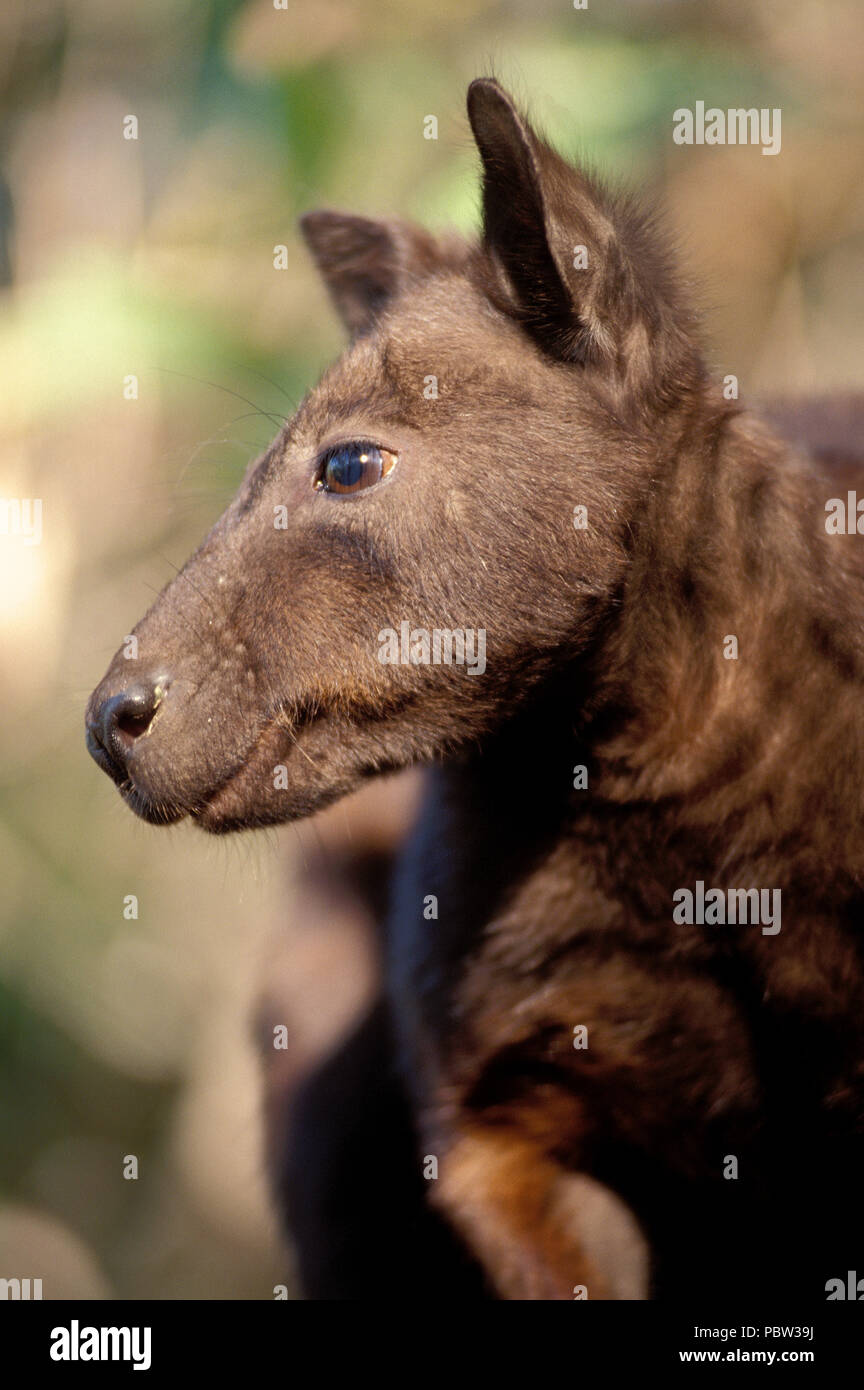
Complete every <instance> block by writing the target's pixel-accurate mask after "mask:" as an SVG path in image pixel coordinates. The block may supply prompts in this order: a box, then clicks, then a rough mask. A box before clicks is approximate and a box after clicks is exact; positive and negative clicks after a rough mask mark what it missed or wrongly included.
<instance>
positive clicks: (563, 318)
mask: <svg viewBox="0 0 864 1390" xmlns="http://www.w3.org/2000/svg"><path fill="white" fill-rule="evenodd" d="M468 109H469V116H470V120H471V125H472V129H473V132H474V136H475V139H476V142H477V145H478V148H479V151H480V155H481V159H482V164H483V236H482V239H481V241H480V242H479V244H478V245H476V246H468V245H463V244H461V243H459V242H457V241H455V240H450V239H446V240H444V239H442V240H438V239H436V238H434V237H432V236H431V235H429V234H428V233H426V232H424V231H422V230H420V229H418V228H414V227H411V226H408V225H405V224H403V223H399V222H392V221H382V222H376V221H370V220H367V219H365V218H362V217H356V216H351V215H345V214H341V213H336V212H315V213H311V214H309V215H308V216H307V217H305V218H304V220H303V224H302V225H303V232H304V235H305V238H306V241H307V243H308V245H309V247H310V250H311V252H312V255H313V257H314V259H315V261H316V263H317V265H318V268H319V270H320V272H321V274H322V275H323V278H324V280H325V282H326V285H327V287H328V289H329V291H330V294H331V296H332V298H333V300H334V302H335V305H336V307H337V309H338V310H339V312H340V314H341V316H342V318H343V320H344V322H345V324H346V326H347V328H348V330H349V331H350V334H351V343H350V346H349V348H348V349H347V351H346V352H345V354H344V355H343V356H342V357H341V358H340V359H339V360H338V361H337V362H336V364H335V365H334V366H333V367H331V368H330V370H329V371H328V372H327V373H326V375H325V376H324V378H323V380H322V381H321V382H320V383H319V385H318V386H317V387H316V388H315V389H314V390H313V391H312V392H311V393H310V394H309V395H308V397H307V398H306V400H305V401H304V402H303V404H302V405H301V407H300V409H299V411H298V412H297V414H296V415H295V416H294V418H293V419H292V420H291V421H290V423H289V424H288V425H287V426H286V427H285V429H284V430H282V431H281V432H280V434H279V435H278V437H277V438H276V440H275V441H274V442H273V444H272V445H271V447H270V448H269V449H268V450H267V452H266V453H265V454H264V455H263V457H261V458H259V459H258V460H257V461H256V462H254V463H253V464H252V465H251V466H250V468H249V470H248V473H247V476H246V478H245V479H244V482H243V484H242V487H241V489H240V491H239V493H238V495H237V496H236V498H235V499H234V501H233V502H232V504H231V505H230V506H229V508H228V510H227V511H226V512H225V513H224V515H223V516H222V517H221V519H220V520H219V521H218V522H217V523H216V525H215V526H214V528H213V530H212V531H211V533H210V534H209V536H208V537H207V538H206V540H205V541H204V543H203V545H202V546H201V548H200V549H199V550H198V551H197V553H196V554H195V555H194V556H193V557H192V558H191V559H190V560H189V562H188V563H187V565H186V566H185V568H184V569H183V570H182V571H181V573H180V574H179V575H178V576H177V577H176V578H175V579H174V580H173V581H172V582H171V583H170V584H169V585H168V587H167V588H166V589H165V590H164V592H163V593H162V594H161V596H160V597H159V599H158V600H157V602H156V603H155V604H154V605H153V607H152V608H151V609H150V611H149V613H147V615H146V616H145V617H144V618H143V619H142V621H141V622H140V623H139V625H138V626H137V628H136V629H135V635H136V637H137V657H136V659H134V660H129V659H126V657H125V655H124V653H123V651H121V652H119V653H118V654H117V656H116V657H115V658H114V660H113V662H112V664H111V666H110V668H109V670H108V672H107V674H106V676H105V678H104V679H103V681H102V682H101V684H100V685H99V687H98V688H97V689H96V691H95V692H94V694H93V696H92V698H91V701H90V704H89V709H88V716H87V722H88V743H89V747H90V751H91V753H92V754H93V756H94V758H95V759H96V761H97V762H98V763H99V764H100V766H101V767H103V768H104V769H105V771H106V772H108V773H109V774H110V775H111V776H112V777H113V778H114V780H115V781H116V782H117V783H118V785H119V787H120V789H121V791H122V793H123V796H124V797H125V799H126V801H127V802H128V804H129V805H130V806H131V807H132V808H133V809H134V810H135V811H136V812H137V813H138V814H139V815H141V816H143V817H144V818H145V819H147V820H150V821H154V822H165V823H167V822H170V821H175V820H178V819H180V818H182V817H183V816H186V815H190V816H192V817H194V818H195V819H196V820H197V821H198V823H199V824H200V825H202V826H203V827H205V828H206V829H208V830H211V831H226V830H231V829H237V828H241V827H245V826H255V825H262V824H267V823H274V822H279V821H285V820H290V819H292V818H295V817H298V816H303V815H306V814H308V813H310V812H312V811H314V810H315V809H316V808H318V807H320V806H322V805H324V804H326V803H327V802H330V801H332V800H334V799H335V798H337V797H338V796H341V795H342V794H343V793H345V792H347V791H349V790H351V789H352V788H353V787H355V786H356V785H357V784H358V783H359V782H361V781H362V780H363V779H365V778H368V777H369V776H371V775H374V774H376V773H379V772H381V771H386V770H388V769H394V768H398V767H402V766H405V765H407V764H409V763H413V762H417V761H425V760H431V759H434V758H437V757H440V756H441V755H443V754H446V753H447V752H449V751H451V750H454V749H457V748H459V747H460V746H464V745H466V744H467V743H475V742H476V741H477V740H478V739H482V737H483V736H484V735H485V734H487V733H489V732H490V731H492V730H494V729H495V728H496V726H497V725H499V724H501V723H502V722H503V721H504V720H506V719H508V718H509V717H510V716H511V715H512V714H513V712H514V710H515V709H517V708H518V706H519V703H520V702H521V701H524V700H525V699H527V698H529V697H530V693H531V692H532V691H534V690H536V689H537V687H538V684H539V683H541V682H543V681H544V680H545V679H546V678H547V677H548V676H549V675H550V674H551V673H553V672H555V671H560V670H561V669H562V668H563V667H564V666H573V665H574V663H575V664H576V665H578V663H579V662H580V661H585V663H586V665H587V663H588V660H589V655H590V652H591V650H592V647H593V645H594V644H595V643H596V641H597V639H598V635H599V634H600V633H601V632H602V631H603V629H604V624H605V623H606V620H607V618H608V616H609V614H610V613H612V612H613V611H614V608H615V603H616V595H617V594H618V592H619V589H620V586H621V584H622V582H623V579H624V576H625V574H626V571H627V566H628V558H629V554H630V550H631V548H632V546H633V545H634V543H635V537H636V536H637V535H638V529H639V518H640V515H641V512H642V509H643V506H644V503H645V499H646V496H647V495H648V493H649V491H650V490H651V489H652V487H654V486H656V482H657V478H658V474H659V471H660V470H662V468H663V467H664V466H666V465H665V463H664V460H667V459H668V458H670V457H672V456H674V454H675V452H676V449H677V448H678V447H679V444H680V440H681V439H682V437H684V436H685V435H686V434H687V433H688V432H690V433H692V430H693V428H694V426H693V421H694V418H696V417H697V416H700V412H701V414H702V415H704V411H705V399H706V387H705V379H704V374H703V369H702V365H701V360H700V356H699V352H698V349H697V347H696V345H695V343H694V341H693V340H692V338H691V335H690V324H689V317H688V314H687V312H686V310H685V309H684V308H683V307H682V306H681V304H680V302H679V297H678V293H677V290H676V288H675V285H674V281H673V278H672V276H671V275H670V273H669V270H668V268H667V265H666V261H665V256H664V252H663V248H662V245H661V244H660V242H659V241H658V240H657V239H656V237H655V234H654V232H653V231H652V228H651V225H650V220H649V219H647V218H645V217H644V216H642V215H641V214H640V213H639V212H638V211H636V210H635V209H634V208H633V207H632V206H630V205H629V204H627V203H624V202H622V201H621V200H618V199H614V198H611V197H610V196H608V195H607V194H606V193H605V192H604V191H603V190H601V189H600V188H599V187H598V186H597V185H596V184H595V183H594V182H593V181H592V180H591V179H590V178H588V177H587V176H586V175H585V174H583V173H582V172H580V171H578V170H576V169H573V168H571V167H570V166H569V165H568V164H567V163H566V162H565V161H564V160H563V159H561V158H560V157H559V156H558V155H557V154H556V153H555V152H554V151H553V150H552V149H550V148H549V147H548V145H546V144H545V143H544V142H543V141H542V140H541V139H540V138H539V137H538V136H537V135H536V134H535V132H534V131H533V130H532V129H531V127H530V126H529V125H528V123H527V122H526V121H525V120H524V119H523V117H522V116H521V115H520V114H519V112H518V111H517V110H516V108H515V107H514V105H513V102H512V101H511V99H510V98H509V97H508V95H507V94H506V93H505V92H504V91H502V89H501V88H500V87H499V86H498V85H497V84H496V83H495V82H494V81H491V80H485V79H481V80H478V81H476V82H474V83H473V84H472V85H471V88H470V90H469V96H468ZM578 508H585V509H586V512H585V514H586V515H587V516H589V517H590V518H591V524H590V525H589V526H587V527H580V526H579V524H578V516H579V513H578V512H576V510H575V509H578ZM574 516H575V518H576V524H574ZM448 657H449V658H450V660H448Z"/></svg>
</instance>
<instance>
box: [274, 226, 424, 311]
mask: <svg viewBox="0 0 864 1390" xmlns="http://www.w3.org/2000/svg"><path fill="white" fill-rule="evenodd" d="M300 229H301V231H302V233H303V236H304V238H305V240H306V245H307V246H308V247H309V250H310V251H311V253H312V256H313V258H314V260H315V264H316V265H317V267H318V269H319V271H320V272H321V275H322V277H323V280H324V283H325V284H326V286H327V289H328V290H329V291H330V297H331V298H332V300H333V303H334V304H335V306H336V309H337V311H338V313H339V315H340V316H341V318H342V321H343V322H344V324H345V325H346V327H347V328H348V330H349V332H350V333H351V335H352V336H354V337H356V336H358V335H359V334H361V333H364V332H366V330H367V329H368V328H369V327H371V325H372V323H373V322H374V319H375V317H376V316H377V315H378V314H380V313H381V312H382V310H383V309H385V308H386V306H387V304H388V303H389V302H390V301H391V300H392V299H393V298H395V296H396V295H397V294H398V293H399V291H400V290H401V289H402V288H404V286H405V284H406V282H407V281H408V280H410V279H411V278H412V277H414V276H419V275H422V274H429V273H430V272H431V271H433V270H434V269H435V268H436V266H437V265H438V264H439V262H440V260H441V257H440V253H439V250H438V246H437V243H436V241H435V238H434V237H433V236H431V235H430V234H429V233H428V232H425V231H423V230H422V228H420V227H414V226H412V225H411V224H410V223H407V222H397V221H384V222H375V221H372V220H371V219H370V218H368V217H357V216H356V215H355V214H353V213H348V212H329V211H327V210H326V209H321V210H319V211H316V212H307V213H306V215H305V216H304V217H301V219H300Z"/></svg>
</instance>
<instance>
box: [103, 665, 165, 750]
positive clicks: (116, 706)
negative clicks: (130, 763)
mask: <svg viewBox="0 0 864 1390" xmlns="http://www.w3.org/2000/svg"><path fill="white" fill-rule="evenodd" d="M166 689H167V682H166V681H164V680H160V681H157V682H154V684H153V685H133V686H130V688H129V689H128V690H123V691H121V692H120V693H119V694H118V695H111V696H109V698H108V699H107V700H104V701H103V702H102V704H101V705H100V706H99V708H98V709H97V711H96V714H95V717H94V719H93V721H92V724H91V726H90V732H91V735H92V737H93V739H94V741H95V743H96V745H97V746H98V749H101V750H102V751H103V752H104V753H105V754H107V756H108V759H109V760H110V762H112V763H113V764H115V765H116V766H117V767H118V768H119V769H121V770H122V769H125V766H126V759H127V757H128V755H129V753H130V752H131V751H132V748H133V747H134V745H135V743H136V742H137V740H138V739H140V738H142V737H143V736H144V735H145V734H146V733H149V731H150V728H151V726H152V724H153V720H154V717H155V715H156V712H157V710H158V709H159V706H160V705H161V704H162V700H163V698H164V696H165V691H166ZM94 756H96V757H97V761H99V756H98V753H95V754H94Z"/></svg>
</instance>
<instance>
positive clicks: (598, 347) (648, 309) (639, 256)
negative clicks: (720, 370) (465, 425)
mask: <svg viewBox="0 0 864 1390" xmlns="http://www.w3.org/2000/svg"><path fill="white" fill-rule="evenodd" d="M468 116H469V119H470V121H471V128H472V130H473V132H474V138H475V140H476V142H477V146H478V149H479V151H480V155H481V158H482V160H483V220H484V242H485V246H486V248H487V250H488V251H489V252H491V253H492V256H493V259H494V262H495V263H496V265H497V266H499V267H500V269H501V270H503V272H504V282H505V283H504V296H503V297H504V303H503V306H502V307H505V308H506V309H508V310H509V312H511V313H512V314H514V315H515V316H516V317H518V318H519V320H520V321H521V322H522V323H523V324H524V326H525V328H526V330H527V331H528V332H529V333H531V335H532V336H533V337H534V338H535V339H536V341H538V342H539V343H540V345H541V346H542V347H543V348H544V350H546V351H547V352H549V353H551V354H552V355H554V356H556V357H558V358H561V359H563V360H566V361H572V362H577V363H581V364H592V363H593V364H599V365H603V366H606V367H607V368H608V369H609V370H610V371H611V372H614V373H615V374H616V375H617V376H620V377H623V378H624V379H625V380H630V381H631V383H632V384H634V385H635V384H636V382H637V380H638V379H639V378H642V377H644V376H646V375H650V373H652V372H653V373H655V374H657V373H658V372H659V371H660V370H661V368H662V366H663V362H664V360H666V359H667V358H669V356H670V354H671V350H672V349H673V347H676V346H677V347H678V348H679V349H680V345H681V343H682V341H683V337H684V335H683V332H682V328H683V318H684V316H683V315H681V314H680V313H679V310H678V309H677V302H676V301H677V296H676V293H675V290H674V287H673V284H672V279H671V276H670V274H669V272H668V270H667V267H666V264H665V257H664V254H663V249H662V246H661V245H660V244H659V243H658V242H657V241H656V239H655V237H654V236H653V234H652V231H651V228H650V225H649V223H648V221H647V219H645V218H644V217H642V216H641V215H640V214H639V213H637V212H635V211H634V210H633V209H632V208H629V207H627V206H625V205H621V204H618V203H616V202H615V200H613V199H612V198H611V197H609V195H607V194H606V193H605V192H604V191H603V190H602V189H601V188H599V186H597V185H596V184H595V183H594V182H593V181H592V180H590V179H589V178H587V177H586V176H585V175H584V174H582V173H580V172H579V171H578V170H576V169H574V168H572V167H571V166H570V165H569V164H567V163H566V161H565V160H563V159H562V158H561V156H560V155H558V154H556V152H555V151H554V150H552V149H550V147H549V146H548V145H547V144H545V143H544V141H542V140H541V139H540V138H539V137H538V136H537V135H536V134H535V132H534V131H533V130H532V129H531V127H530V125H529V124H528V122H527V121H526V120H524V118H523V117H522V116H521V115H520V113H519V112H518V111H517V109H516V107H515V106H514V104H513V102H512V100H511V98H510V97H509V96H508V94H507V93H506V92H505V91H504V90H503V89H502V88H501V87H499V85H498V83H497V82H495V81H493V80H492V79H489V78H478V79H477V80H476V81H475V82H472V83H471V86H470V87H469V89H468ZM499 284H500V277H499ZM678 355H679V354H678V353H677V352H676V353H675V356H678ZM658 384H659V383H658Z"/></svg>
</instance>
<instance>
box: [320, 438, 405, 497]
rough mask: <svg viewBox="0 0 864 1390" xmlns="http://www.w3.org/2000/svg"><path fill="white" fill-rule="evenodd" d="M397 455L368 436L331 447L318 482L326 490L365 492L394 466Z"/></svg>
mask: <svg viewBox="0 0 864 1390" xmlns="http://www.w3.org/2000/svg"><path fill="white" fill-rule="evenodd" d="M395 464H396V455H395V454H391V452H390V450H389V449H382V448H380V447H379V445H377V444H372V443H371V442H370V441H369V440H368V439H353V440H351V442H350V443H349V444H337V445H336V447H335V448H333V449H328V451H327V453H326V454H325V455H324V458H323V459H322V461H321V465H320V467H319V469H318V473H317V476H316V479H315V486H316V487H318V488H320V489H322V491H324V492H362V491H363V489H364V488H367V487H374V486H375V484H376V483H380V481H381V479H382V478H386V476H387V474H388V473H389V472H390V471H391V470H392V469H393V468H394V467H395Z"/></svg>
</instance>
